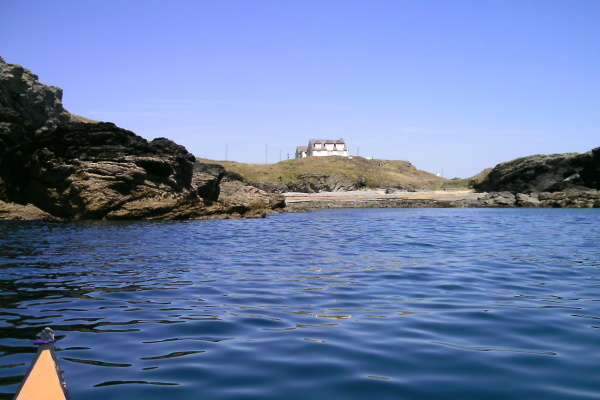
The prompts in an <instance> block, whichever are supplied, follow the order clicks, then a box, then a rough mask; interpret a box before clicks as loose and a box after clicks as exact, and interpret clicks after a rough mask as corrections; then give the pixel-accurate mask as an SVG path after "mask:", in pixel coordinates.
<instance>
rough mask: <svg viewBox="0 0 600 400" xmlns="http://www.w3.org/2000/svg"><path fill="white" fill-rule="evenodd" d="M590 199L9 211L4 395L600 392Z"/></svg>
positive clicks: (1, 247)
mask: <svg viewBox="0 0 600 400" xmlns="http://www.w3.org/2000/svg"><path fill="white" fill-rule="evenodd" d="M599 211H600V210H494V209H490V210H457V209H448V210H443V209H439V210H434V209H423V210H416V209H415V210H409V209H404V210H332V211H323V212H315V213H307V214H285V215H277V216H272V217H269V218H267V219H264V220H228V221H194V222H192V221H187V222H161V223H156V222H136V223H130V222H82V223H37V222H35V223H3V224H0V287H2V291H0V311H1V312H0V329H1V330H0V388H1V389H0V392H1V393H0V399H9V398H12V393H14V391H15V390H16V388H17V387H18V383H19V381H20V379H21V377H22V375H23V374H24V373H25V372H26V370H27V368H28V365H29V363H30V361H31V359H32V357H33V355H34V353H35V350H36V349H35V348H34V347H33V346H32V345H31V342H30V339H31V338H33V337H35V336H36V334H37V333H38V332H39V331H40V329H41V327H44V326H46V325H49V326H52V327H53V328H54V329H55V331H56V333H57V337H58V338H59V339H60V340H59V342H58V344H57V354H58V357H59V362H60V364H61V368H62V369H63V370H64V372H65V377H66V379H67V382H68V383H69V386H70V389H71V392H72V395H73V398H85V399H88V400H95V399H105V398H107V397H108V398H110V397H115V398H117V397H118V398H124V397H126V398H131V399H137V398H140V399H141V398H143V399H153V398H156V399H164V398H170V399H188V398H197V397H198V393H202V396H203V397H204V398H211V399H238V398H244V399H254V398H256V399H259V398H260V399H265V398H269V399H286V400H293V399H307V398H310V399H328V400H329V399H364V398H378V399H398V398H401V399H425V398H443V399H464V398H477V399H512V398H543V399H545V400H546V399H549V400H553V399H556V400H558V399H564V398H569V399H591V398H598V393H600V383H599V381H598V379H597V368H598V365H600V344H599V343H600V342H599V341H598V332H599V331H598V330H597V329H598V328H599V326H600V324H599V323H598V321H599V320H600V295H599V293H600V262H599V260H600V248H598V246H596V245H595V244H596V243H598V242H600V212H599ZM558 244H560V245H558Z"/></svg>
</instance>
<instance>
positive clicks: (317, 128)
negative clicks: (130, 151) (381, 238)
mask: <svg viewBox="0 0 600 400" xmlns="http://www.w3.org/2000/svg"><path fill="white" fill-rule="evenodd" d="M0 55H1V56H2V57H3V58H4V59H5V60H6V61H7V62H9V63H14V64H21V65H23V66H24V67H26V68H29V69H30V70H32V71H33V72H34V73H36V74H38V75H39V77H40V80H41V81H42V82H43V83H46V84H49V85H55V86H59V87H62V88H63V89H64V98H63V102H64V105H65V107H66V108H67V109H68V110H69V111H71V112H72V113H75V114H79V115H83V116H85V117H88V118H93V119H98V120H102V121H111V122H114V123H116V124H117V125H119V126H121V127H123V128H126V129H130V130H132V131H134V132H136V133H138V134H139V135H141V136H143V137H145V138H148V139H152V138H155V137H160V136H164V137H168V138H170V139H173V140H175V141H176V142H178V143H180V144H182V145H184V146H185V147H186V148H187V149H188V150H189V151H191V152H192V153H194V154H195V155H196V156H199V157H205V158H211V159H218V160H222V159H225V153H226V149H227V156H228V158H229V160H235V161H240V162H251V163H264V162H265V155H267V156H268V162H270V163H271V162H277V161H279V160H280V154H281V158H282V159H285V158H287V155H288V154H289V155H290V157H293V156H294V151H295V148H296V146H298V145H306V144H307V143H308V140H309V139H330V138H331V139H338V138H341V137H343V138H344V139H345V140H346V143H347V145H348V146H349V148H350V153H351V154H353V155H355V154H357V153H360V155H361V156H372V157H375V158H383V159H400V160H408V161H410V162H412V163H413V164H414V165H415V166H416V167H417V168H419V169H423V170H426V171H429V172H433V173H441V172H442V171H443V173H444V176H446V177H448V178H452V177H456V176H457V177H468V176H472V175H474V174H476V173H478V172H480V171H481V170H482V169H484V168H486V167H493V166H494V165H496V164H497V163H500V162H502V161H508V160H511V159H514V158H516V157H520V156H526V155H533V154H540V153H564V152H586V151H589V150H591V149H592V148H594V147H597V146H600V0H564V1H558V0H533V1H530V0H442V1H433V0H432V1H427V0H410V1H409V0H389V1H386V0H379V1H378V0H364V1H355V0H342V1H337V0H331V1H328V0H296V1H291V0H290V1H284V0H219V1H216V0H215V1H204V0H190V1H166V0H165V1H150V0H144V1H136V0H127V1H80V0H78V1H61V0H53V1H45V0H44V1H42V0H37V1H36V0H19V1H1V2H0ZM265 153H266V154H265Z"/></svg>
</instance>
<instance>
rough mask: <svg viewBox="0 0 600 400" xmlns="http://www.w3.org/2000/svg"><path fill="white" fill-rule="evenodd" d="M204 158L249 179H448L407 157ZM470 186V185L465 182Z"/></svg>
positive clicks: (374, 183)
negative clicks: (243, 160) (257, 161)
mask: <svg viewBox="0 0 600 400" xmlns="http://www.w3.org/2000/svg"><path fill="white" fill-rule="evenodd" d="M200 161H202V162H207V163H212V164H220V165H222V166H223V167H225V169H227V170H228V171H232V172H236V173H238V174H240V175H241V176H243V177H244V179H245V180H248V181H271V182H283V183H289V182H299V181H301V180H310V176H315V175H338V176H340V177H347V178H350V179H355V180H359V179H360V180H363V181H364V182H365V185H366V187H368V188H384V187H411V186H412V187H434V186H436V185H441V184H443V183H444V182H450V181H448V180H447V179H444V178H441V177H438V176H436V175H434V174H431V173H429V172H425V171H420V170H418V169H416V168H415V167H414V166H413V165H412V164H411V163H409V162H407V161H391V160H370V159H366V158H364V157H339V156H331V157H307V158H302V159H292V160H286V161H281V162H279V163H276V164H243V163H238V162H234V161H214V160H206V159H200ZM465 187H466V185H465Z"/></svg>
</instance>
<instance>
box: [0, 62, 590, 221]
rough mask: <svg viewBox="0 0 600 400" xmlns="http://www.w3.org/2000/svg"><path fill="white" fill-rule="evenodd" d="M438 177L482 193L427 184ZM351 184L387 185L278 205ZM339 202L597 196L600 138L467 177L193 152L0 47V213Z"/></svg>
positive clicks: (185, 210)
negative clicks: (107, 116) (151, 134)
mask: <svg viewBox="0 0 600 400" xmlns="http://www.w3.org/2000/svg"><path fill="white" fill-rule="evenodd" d="M317 159H318V160H317ZM261 168H263V169H262V170H261ZM444 189H446V190H457V189H463V190H470V191H471V192H473V191H475V192H476V193H477V192H478V193H481V195H477V196H473V195H472V194H469V195H468V196H467V195H466V196H454V197H452V196H451V197H448V196H446V197H444V198H441V197H439V196H437V195H434V194H435V193H436V191H437V192H439V191H440V190H444ZM356 191H364V192H365V193H366V192H368V191H371V192H373V191H380V192H383V194H384V195H382V196H378V197H372V198H370V199H371V200H373V199H375V200H376V201H367V200H369V199H367V200H365V198H364V197H365V196H355V197H356V198H355V199H354V200H353V199H350V201H348V199H346V200H344V201H340V200H339V198H335V197H332V198H327V199H325V200H324V198H323V196H321V197H320V198H319V199H317V200H314V199H313V201H312V202H311V201H308V202H304V203H303V202H301V201H299V202H296V203H293V202H290V201H288V204H287V205H286V197H285V196H288V198H289V193H290V192H295V193H304V194H315V193H317V194H318V193H327V192H348V193H350V192H356ZM402 193H412V194H414V193H418V194H419V196H418V198H417V197H415V196H414V195H413V196H412V197H411V196H404V197H403V196H402ZM429 193H431V195H430V196H429V197H428V194H429ZM484 193H485V194H484ZM386 196H388V197H386ZM367 197H368V196H367ZM339 207H600V147H599V148H596V149H593V150H591V151H590V152H588V153H585V154H558V155H541V156H531V157H524V158H519V159H516V160H513V161H509V162H505V163H502V164H499V165H497V166H496V167H495V168H493V169H492V170H491V171H486V172H485V173H482V174H480V176H478V177H474V178H471V179H466V180H447V179H444V178H440V177H437V176H435V175H433V174H430V173H427V172H424V171H419V170H418V169H416V168H415V167H414V166H413V165H411V164H410V163H408V162H406V161H389V160H367V159H364V158H362V157H339V156H332V157H307V158H302V159H298V160H289V161H287V162H281V163H278V164H276V165H274V166H273V165H266V166H262V167H260V166H253V167H247V166H246V167H244V165H242V164H239V163H231V162H229V163H227V162H216V161H210V160H198V159H197V158H196V157H195V156H194V155H193V154H191V153H189V152H188V151H187V150H186V149H185V148H184V147H183V146H180V145H178V144H176V143H174V142H173V141H171V140H169V139H166V138H158V139H154V140H152V141H148V140H146V139H144V138H142V137H140V136H138V135H136V134H135V133H133V132H131V131H128V130H126V129H122V128H119V127H118V126H116V125H115V124H112V123H109V122H97V121H91V120H88V119H86V118H83V117H79V116H76V115H73V114H70V113H69V112H68V111H67V110H65V109H64V107H63V104H62V90H61V89H60V88H58V87H55V86H47V85H44V84H42V83H40V82H39V79H38V77H37V76H36V75H35V74H33V73H32V72H31V71H29V70H27V69H26V68H23V67H21V66H19V65H16V64H8V63H6V62H5V61H4V60H3V59H2V58H0V219H12V220H87V219H102V220H176V219H207V218H248V217H264V216H265V215H267V214H269V213H273V212H281V211H285V210H289V211H303V210H307V209H316V208H339Z"/></svg>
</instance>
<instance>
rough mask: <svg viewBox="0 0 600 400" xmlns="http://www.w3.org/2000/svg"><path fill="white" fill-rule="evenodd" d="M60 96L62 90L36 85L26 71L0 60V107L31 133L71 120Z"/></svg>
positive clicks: (33, 76) (37, 82) (30, 73)
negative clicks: (31, 131)
mask: <svg viewBox="0 0 600 400" xmlns="http://www.w3.org/2000/svg"><path fill="white" fill-rule="evenodd" d="M62 94H63V93H62V89H60V88H58V87H56V86H47V85H44V84H42V83H40V82H39V80H38V76H37V75H35V74H33V73H32V72H31V71H29V70H28V69H26V68H23V67H22V66H20V65H16V64H8V63H6V62H5V61H4V59H2V58H1V57H0V104H1V105H2V106H3V107H4V108H7V109H10V110H12V111H14V112H15V114H16V115H14V116H13V118H14V117H15V116H18V117H19V118H20V119H21V120H24V121H27V123H28V124H29V126H30V129H31V130H33V131H35V130H47V129H52V128H55V127H56V126H58V125H59V124H61V123H66V122H68V121H70V120H71V115H70V114H69V113H68V112H67V111H66V110H65V109H64V108H63V105H62ZM13 123H14V122H13Z"/></svg>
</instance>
